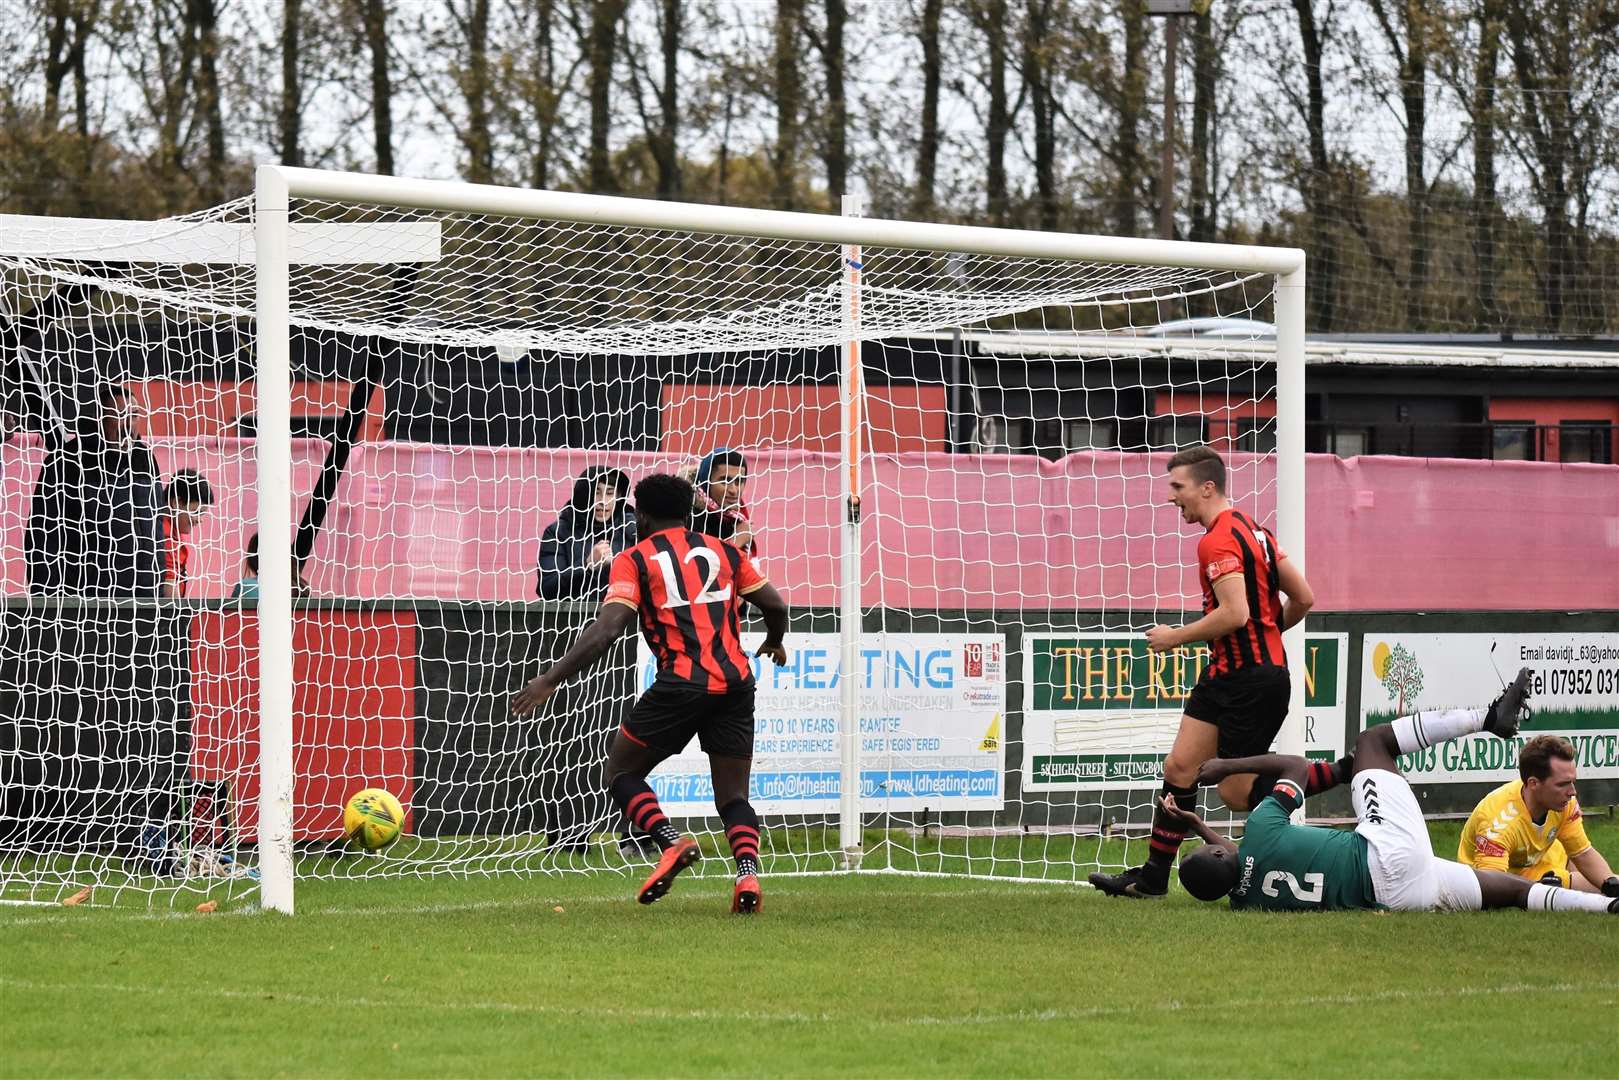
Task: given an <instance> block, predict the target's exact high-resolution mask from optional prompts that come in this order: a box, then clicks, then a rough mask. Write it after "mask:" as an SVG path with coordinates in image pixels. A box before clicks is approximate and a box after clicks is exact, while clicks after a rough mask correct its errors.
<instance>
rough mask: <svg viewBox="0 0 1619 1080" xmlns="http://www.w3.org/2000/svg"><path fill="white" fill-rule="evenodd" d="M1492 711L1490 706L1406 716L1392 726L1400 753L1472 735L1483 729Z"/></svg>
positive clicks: (1424, 748) (1408, 752)
mask: <svg viewBox="0 0 1619 1080" xmlns="http://www.w3.org/2000/svg"><path fill="white" fill-rule="evenodd" d="M1489 714H1490V710H1488V709H1445V710H1442V711H1440V712H1425V713H1412V714H1411V715H1410V716H1402V717H1400V718H1399V719H1398V720H1395V721H1394V722H1393V723H1392V724H1390V725H1389V726H1390V727H1392V728H1393V729H1394V738H1395V741H1396V742H1398V743H1399V745H1400V753H1402V754H1410V753H1414V752H1415V751H1417V750H1426V749H1428V747H1430V746H1433V745H1435V744H1437V743H1442V742H1449V741H1450V740H1451V739H1459V738H1461V737H1462V736H1463V735H1471V734H1473V733H1474V732H1475V731H1483V730H1484V718H1485V717H1486V716H1488V715H1489Z"/></svg>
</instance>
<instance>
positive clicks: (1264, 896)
mask: <svg viewBox="0 0 1619 1080" xmlns="http://www.w3.org/2000/svg"><path fill="white" fill-rule="evenodd" d="M1528 684H1529V670H1528V669H1527V668H1525V669H1524V670H1523V671H1520V672H1519V673H1518V677H1517V678H1516V679H1514V680H1513V681H1512V684H1511V685H1510V686H1508V687H1507V688H1506V690H1504V691H1503V692H1502V694H1501V696H1500V697H1498V698H1496V699H1495V701H1494V702H1493V703H1492V704H1491V705H1490V707H1489V708H1488V709H1452V710H1449V711H1445V712H1431V713H1418V714H1415V715H1412V716H1402V717H1400V718H1399V719H1397V720H1395V721H1394V722H1393V723H1390V724H1379V725H1378V726H1376V727H1373V728H1368V729H1367V730H1366V731H1363V732H1361V734H1360V738H1358V739H1357V740H1356V741H1355V766H1354V770H1355V771H1354V775H1353V777H1352V778H1351V780H1350V793H1351V798H1352V800H1353V802H1354V807H1355V819H1356V821H1357V822H1358V823H1359V824H1357V825H1356V827H1355V831H1354V832H1343V831H1340V830H1338V829H1323V828H1314V827H1309V826H1303V825H1294V824H1293V823H1292V822H1291V821H1290V820H1289V816H1290V815H1291V814H1292V813H1293V811H1295V810H1297V809H1298V808H1299V807H1301V806H1303V805H1304V778H1305V773H1306V770H1307V768H1308V764H1307V763H1306V762H1305V760H1304V759H1303V758H1301V757H1292V756H1290V755H1285V754H1261V755H1259V756H1257V757H1247V758H1215V759H1213V760H1210V761H1208V762H1205V763H1204V764H1203V767H1202V768H1201V769H1199V770H1198V775H1197V782H1198V784H1199V785H1213V784H1218V783H1219V782H1220V781H1221V780H1223V779H1225V778H1226V777H1227V776H1231V775H1233V774H1236V773H1262V774H1263V773H1269V774H1277V775H1279V776H1280V779H1279V780H1278V781H1277V782H1276V787H1275V789H1274V790H1273V791H1272V792H1271V793H1270V795H1269V796H1267V797H1266V798H1265V799H1263V800H1262V801H1261V802H1260V804H1259V806H1258V807H1257V808H1255V810H1254V811H1253V812H1252V813H1251V814H1249V815H1248V825H1247V828H1246V829H1245V830H1244V832H1243V835H1242V843H1241V844H1240V845H1239V844H1233V843H1232V842H1231V841H1230V840H1228V839H1226V838H1225V837H1223V836H1221V835H1220V834H1219V833H1217V832H1215V831H1214V830H1213V829H1211V828H1209V827H1208V826H1207V825H1205V824H1204V823H1203V820H1202V819H1201V818H1199V817H1198V816H1197V815H1196V814H1193V813H1188V812H1186V811H1184V810H1181V809H1180V808H1179V807H1178V806H1176V805H1175V801H1174V796H1172V795H1166V796H1165V797H1164V808H1165V809H1166V810H1168V811H1169V812H1170V813H1172V814H1178V815H1179V816H1180V817H1181V818H1182V819H1184V820H1185V821H1186V822H1187V823H1188V824H1189V826H1190V827H1191V828H1192V829H1193V830H1194V831H1196V832H1197V834H1198V835H1199V836H1201V837H1202V838H1203V840H1204V846H1203V847H1201V848H1199V849H1198V850H1197V851H1195V852H1193V853H1192V854H1191V855H1188V856H1187V857H1186V858H1184V859H1182V860H1181V865H1180V879H1181V884H1182V885H1183V886H1184V887H1185V888H1186V891H1187V892H1189V893H1191V894H1192V895H1193V896H1195V897H1197V898H1198V899H1199V900H1219V899H1220V898H1221V897H1224V896H1230V897H1231V906H1232V907H1233V908H1237V909H1242V908H1255V909H1260V910H1265V911H1325V910H1338V909H1343V908H1386V909H1388V910H1391V911H1477V910H1479V909H1480V908H1503V907H1517V908H1527V909H1529V910H1531V911H1591V912H1607V913H1608V914H1610V915H1619V900H1610V899H1608V898H1607V897H1603V896H1594V895H1591V894H1589V893H1581V892H1574V891H1572V890H1570V889H1562V888H1557V887H1555V886H1552V885H1545V884H1540V883H1537V882H1530V881H1526V880H1524V879H1523V878H1521V877H1517V876H1516V875H1513V874H1505V873H1501V872H1500V871H1496V870H1474V869H1472V868H1471V867H1467V866H1463V865H1462V864H1460V863H1454V862H1451V861H1449V860H1447V859H1439V858H1435V857H1434V853H1433V846H1432V844H1431V843H1430V842H1429V840H1428V824H1427V822H1426V821H1424V820H1423V817H1422V808H1421V807H1419V806H1418V805H1417V798H1416V795H1415V794H1413V792H1412V791H1411V785H1410V784H1409V783H1407V782H1406V779H1405V777H1404V776H1402V775H1400V766H1399V764H1398V763H1397V762H1396V761H1395V758H1397V757H1398V756H1399V755H1400V754H1408V753H1411V752H1412V751H1415V750H1422V749H1426V748H1427V747H1429V746H1432V745H1434V744H1435V743H1439V742H1445V741H1448V740H1450V739H1459V738H1461V737H1462V736H1464V735H1471V734H1473V733H1474V732H1478V731H1488V732H1490V733H1491V734H1493V735H1496V736H1499V737H1500V738H1503V739H1510V738H1512V737H1513V736H1514V735H1516V734H1517V733H1518V725H1519V724H1520V723H1521V722H1522V720H1523V716H1524V713H1525V709H1524V705H1525V703H1526V702H1527V700H1528V697H1529V689H1528Z"/></svg>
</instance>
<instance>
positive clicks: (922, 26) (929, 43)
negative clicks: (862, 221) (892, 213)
mask: <svg viewBox="0 0 1619 1080" xmlns="http://www.w3.org/2000/svg"><path fill="white" fill-rule="evenodd" d="M943 7H944V4H943V0H922V17H921V19H920V20H919V21H918V23H917V28H916V37H917V40H918V42H919V43H920V44H921V46H922V118H921V131H920V134H919V137H918V139H917V144H916V198H915V200H914V202H913V204H912V213H914V214H915V216H916V217H919V218H923V219H926V218H931V217H932V216H933V198H934V186H935V184H936V183H937V182H938V172H939V84H940V71H939V13H940V11H941V10H942V9H943Z"/></svg>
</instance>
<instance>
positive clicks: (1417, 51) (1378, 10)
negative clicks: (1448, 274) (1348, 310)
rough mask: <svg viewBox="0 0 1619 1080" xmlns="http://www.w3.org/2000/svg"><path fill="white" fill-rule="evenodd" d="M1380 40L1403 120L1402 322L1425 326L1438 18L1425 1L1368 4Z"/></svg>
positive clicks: (1375, 0)
mask: <svg viewBox="0 0 1619 1080" xmlns="http://www.w3.org/2000/svg"><path fill="white" fill-rule="evenodd" d="M1369 2H1370V4H1371V7H1372V14H1373V15H1374V16H1375V17H1376V21H1377V25H1378V28H1379V29H1380V30H1381V31H1382V33H1383V40H1384V42H1385V43H1386V44H1387V46H1388V49H1389V52H1390V53H1391V54H1392V55H1393V57H1394V60H1395V63H1396V64H1397V65H1398V69H1399V96H1400V105H1401V109H1402V112H1403V114H1404V119H1405V204H1406V206H1405V209H1406V267H1407V269H1406V274H1405V280H1404V282H1403V290H1404V292H1405V303H1406V322H1407V324H1408V325H1409V327H1410V328H1411V329H1413V330H1415V329H1418V328H1420V327H1422V326H1423V325H1424V322H1425V316H1424V310H1423V309H1424V304H1423V299H1424V290H1425V289H1426V287H1427V281H1428V250H1429V242H1428V198H1429V194H1430V192H1429V188H1428V181H1427V178H1426V177H1425V175H1424V170H1425V166H1426V163H1425V161H1424V158H1425V157H1426V154H1427V149H1428V141H1427V128H1428V71H1429V53H1430V39H1431V38H1433V37H1434V36H1435V31H1436V30H1437V29H1439V27H1438V26H1437V24H1438V22H1439V18H1440V16H1439V13H1438V12H1437V11H1435V10H1433V9H1432V8H1431V6H1430V4H1429V3H1428V0H1369Z"/></svg>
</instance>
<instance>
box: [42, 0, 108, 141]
mask: <svg viewBox="0 0 1619 1080" xmlns="http://www.w3.org/2000/svg"><path fill="white" fill-rule="evenodd" d="M99 8H100V5H99V3H98V2H97V0H49V3H48V4H47V5H46V9H45V26H46V29H45V114H44V117H43V119H44V123H45V126H46V127H47V128H55V127H56V124H57V121H58V119H59V118H60V116H61V100H62V84H63V83H64V82H65V81H67V77H68V75H70V74H71V75H72V76H73V77H74V80H73V89H74V106H75V119H76V121H77V123H76V125H75V127H76V129H77V131H78V134H79V136H80V137H81V138H82V137H83V136H86V135H88V134H89V133H90V131H89V128H90V119H89V101H88V88H87V86H86V79H85V70H84V51H85V45H86V44H87V43H88V41H89V39H90V31H91V29H92V28H93V27H94V26H95V21H96V16H97V14H98V13H99Z"/></svg>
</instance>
